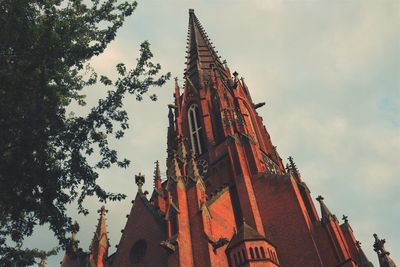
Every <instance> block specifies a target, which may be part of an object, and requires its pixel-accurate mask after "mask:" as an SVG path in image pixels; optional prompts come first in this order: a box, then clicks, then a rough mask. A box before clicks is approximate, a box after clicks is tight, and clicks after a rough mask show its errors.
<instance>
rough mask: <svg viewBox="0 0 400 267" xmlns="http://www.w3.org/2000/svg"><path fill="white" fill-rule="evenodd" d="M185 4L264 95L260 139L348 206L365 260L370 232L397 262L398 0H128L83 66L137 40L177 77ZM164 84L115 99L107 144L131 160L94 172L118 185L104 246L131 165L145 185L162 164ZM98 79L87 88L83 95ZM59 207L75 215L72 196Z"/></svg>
mask: <svg viewBox="0 0 400 267" xmlns="http://www.w3.org/2000/svg"><path fill="white" fill-rule="evenodd" d="M189 8H194V9H195V13H196V15H197V17H198V18H199V20H200V21H201V23H202V24H203V26H204V27H205V30H206V32H207V33H208V34H209V36H210V38H211V40H212V41H213V42H214V45H215V46H216V49H217V50H218V51H219V55H220V56H222V58H223V59H226V60H227V62H228V65H229V67H230V69H231V71H234V70H236V71H237V72H238V73H239V76H243V77H244V78H245V80H246V83H247V84H248V86H249V89H250V92H251V94H252V96H253V100H254V101H255V102H262V101H265V102H266V103H267V105H266V106H265V107H263V108H262V109H259V112H260V115H261V116H262V117H263V118H264V123H265V124H266V127H267V130H268V131H269V133H270V134H271V137H272V141H273V143H274V145H276V146H277V148H278V151H279V153H280V155H281V157H282V158H284V159H286V158H287V157H288V156H290V155H291V156H293V157H294V158H295V161H296V163H297V165H298V167H299V169H300V172H301V174H302V177H303V180H304V181H305V182H306V183H307V184H308V186H309V188H310V190H311V193H312V195H313V197H314V198H315V197H316V196H317V195H319V194H321V195H323V196H324V197H325V203H326V204H327V205H328V207H329V208H330V210H331V211H332V212H333V213H335V214H336V216H337V217H338V218H341V217H342V215H343V214H346V215H348V216H349V221H350V224H351V226H352V228H353V230H354V232H355V235H356V237H357V239H358V240H360V241H361V242H362V246H363V249H364V251H365V252H366V254H367V255H368V256H369V259H370V260H371V261H372V262H373V263H374V264H375V266H378V263H377V257H376V254H375V253H374V252H373V250H372V244H373V237H372V234H373V233H375V232H376V233H377V234H378V235H379V236H380V237H381V238H386V240H387V243H386V245H387V246H386V247H387V249H388V251H390V252H392V253H391V256H392V258H393V259H394V260H395V262H396V263H397V264H400V230H399V221H400V198H399V194H400V182H399V179H400V175H399V173H400V160H399V155H400V1H398V0H392V1H390V0H382V1H375V0H371V1H368V0H360V1H355V0H354V1H353V0H352V1H343V0H342V1H311V0H310V1H305V0H304V1H273V0H271V1H262V0H243V1H234V0H229V1H228V0H226V1H222V0H221V1H217V0H208V1H205V0H203V1H183V0H181V1H177V0H169V1H162V0H159V1H156V0H147V1H139V6H138V8H137V10H136V11H135V13H134V14H133V16H132V17H130V18H129V19H128V20H127V21H126V24H125V25H124V27H123V28H122V29H121V30H120V31H119V34H118V35H117V39H116V40H115V41H114V42H113V43H112V44H111V45H110V46H109V48H108V49H107V50H106V52H105V53H104V54H103V55H101V56H100V57H98V58H96V59H94V60H93V61H92V64H93V66H94V67H95V68H96V69H97V71H98V72H101V73H104V74H108V75H110V76H114V77H115V71H114V69H115V67H114V66H115V65H116V64H117V63H119V62H125V63H126V64H127V65H133V64H134V63H135V59H136V57H137V55H138V47H139V45H140V43H141V42H142V41H144V40H148V41H149V42H150V43H151V47H152V51H153V53H154V55H155V61H158V62H160V63H161V65H162V67H163V70H165V71H170V72H171V73H172V75H173V77H175V76H177V77H178V79H179V82H180V83H181V84H182V76H183V69H184V62H185V58H184V57H185V51H186V49H185V46H186V33H187V25H188V9H189ZM173 89H174V87H173V82H172V81H171V82H169V83H168V84H167V85H166V86H164V87H163V88H161V89H155V90H154V91H153V92H155V93H157V94H158V96H159V101H158V102H155V103H154V102H151V101H149V100H145V101H143V102H136V101H135V100H134V98H133V97H131V98H127V99H126V101H125V103H126V107H127V109H128V111H129V114H130V115H131V121H130V124H131V128H130V130H129V132H128V133H127V135H126V137H125V138H124V139H122V140H121V141H118V142H115V143H113V145H114V147H115V148H116V149H117V150H118V151H119V153H120V155H121V156H125V157H128V158H129V159H131V160H132V165H131V167H130V168H129V169H127V170H119V169H111V170H108V171H104V172H101V178H100V183H101V184H102V185H103V186H104V187H105V188H106V189H108V190H110V191H118V192H123V193H125V194H127V195H128V198H127V199H126V201H123V202H121V203H116V204H107V208H108V209H109V213H108V215H107V216H108V229H109V232H110V235H109V236H110V239H111V240H110V241H111V245H112V248H111V249H110V250H109V252H110V254H111V253H112V252H114V251H115V245H116V244H118V242H119V239H120V235H121V232H120V230H121V229H122V228H124V226H125V222H126V218H125V215H126V214H127V213H128V212H129V211H130V208H131V203H130V201H131V200H132V199H133V198H134V196H135V194H136V191H137V187H136V185H135V184H134V174H136V173H138V172H142V173H145V174H146V180H147V181H146V188H147V189H148V190H149V191H150V190H151V185H152V173H153V166H154V164H153V162H154V161H155V160H160V161H161V162H162V163H163V164H162V166H163V170H162V171H163V172H164V173H165V167H164V166H165V157H166V130H167V104H169V103H171V102H172V93H173ZM104 90H105V89H104V88H102V87H100V86H99V87H96V88H91V89H89V90H88V91H87V95H88V100H89V104H94V103H95V101H96V100H97V99H98V98H99V97H101V96H102V95H104ZM78 112H79V111H78ZM87 205H88V207H89V208H90V210H91V214H90V215H89V216H87V217H82V216H78V217H77V218H78V221H79V223H80V225H81V231H80V232H79V233H78V238H79V239H80V241H81V242H80V245H81V247H82V248H84V249H88V247H89V244H90V241H91V239H92V237H93V231H94V230H95V227H96V224H97V218H98V214H97V212H96V211H97V209H99V207H100V206H101V204H100V203H98V202H97V201H96V200H95V199H91V200H89V201H87ZM317 208H318V210H319V207H317ZM69 213H70V214H71V215H72V216H76V209H75V207H71V208H70V210H69ZM267 234H268V233H267ZM51 236H52V233H51V232H50V231H49V230H47V229H40V230H39V231H37V232H36V234H35V236H34V237H33V238H32V239H30V240H29V242H28V244H29V245H34V246H39V247H40V248H43V249H48V248H50V247H51V246H54V245H56V241H55V240H54V239H53V238H51ZM62 256H63V253H60V255H59V256H58V257H52V258H50V259H49V261H48V266H57V265H58V264H59V262H60V261H61V259H62Z"/></svg>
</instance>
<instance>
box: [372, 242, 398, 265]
mask: <svg viewBox="0 0 400 267" xmlns="http://www.w3.org/2000/svg"><path fill="white" fill-rule="evenodd" d="M374 238H375V243H374V250H375V252H376V253H377V254H378V259H379V265H380V267H396V264H395V263H394V261H393V260H392V259H391V258H390V256H389V255H390V253H389V251H387V250H386V249H385V246H384V245H385V243H386V240H385V239H379V237H378V235H377V234H374Z"/></svg>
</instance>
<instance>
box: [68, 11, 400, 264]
mask: <svg viewBox="0 0 400 267" xmlns="http://www.w3.org/2000/svg"><path fill="white" fill-rule="evenodd" d="M184 75H185V83H184V84H183V88H182V90H181V88H180V87H179V85H178V82H177V81H176V82H175V93H174V104H173V105H169V113H168V118H169V127H168V138H167V143H168V144H167V146H168V149H167V153H168V155H167V177H166V180H165V179H164V180H163V179H161V175H160V166H159V164H158V162H157V163H156V166H155V171H154V181H153V182H154V189H153V192H152V193H151V194H148V193H147V192H146V191H143V189H142V186H143V184H144V182H145V178H144V176H143V175H140V174H139V175H137V176H136V177H135V180H136V183H137V185H138V192H137V195H136V198H135V200H134V202H133V205H132V209H131V212H130V214H129V216H128V219H127V223H126V226H125V229H124V230H123V231H122V236H121V240H120V241H119V244H118V247H117V250H116V252H115V253H114V254H112V255H108V254H107V251H108V247H109V243H108V239H107V230H106V222H105V217H106V210H105V208H104V207H103V208H102V209H101V211H100V219H99V223H98V227H97V230H96V233H95V236H94V238H93V241H92V244H91V248H90V251H89V252H88V253H84V252H83V251H82V250H80V249H79V248H78V246H77V242H76V239H75V234H76V231H75V232H74V233H73V238H72V239H71V240H72V242H71V246H70V247H69V248H68V250H67V252H66V254H65V257H64V259H63V262H62V264H61V266H62V267H72V266H98V267H102V266H104V267H106V266H110V267H111V266H112V267H121V266H122V267H125V266H126V267H129V266H132V267H134V266H149V267H164V266H165V267H167V266H168V267H207V266H212V267H225V266H230V267H238V266H246V267H256V266H257V267H278V266H281V267H320V266H321V267H322V266H324V267H339V266H342V267H356V266H358V267H370V266H373V265H372V263H371V262H370V261H369V260H368V259H367V257H366V255H365V254H364V252H363V250H362V249H361V246H360V243H359V242H358V241H357V240H356V238H355V236H354V234H353V230H352V228H351V226H350V224H349V222H348V220H347V218H346V217H345V216H344V217H343V222H342V223H340V222H339V220H338V219H337V218H336V216H335V215H333V214H332V213H331V212H330V210H329V209H328V207H327V206H326V204H325V202H324V198H323V197H321V196H319V197H318V198H317V202H318V204H319V206H320V210H321V218H320V217H319V215H318V213H317V210H316V207H315V205H314V202H313V199H312V198H311V195H310V191H309V189H308V187H307V185H306V183H305V182H304V181H303V179H302V177H301V175H300V173H299V171H298V169H297V167H296V165H295V163H294V162H293V159H292V158H289V159H288V163H287V164H286V165H284V163H283V160H282V159H281V157H280V156H279V154H278V152H277V150H276V147H275V146H274V145H273V143H272V141H271V137H270V135H269V134H268V131H267V130H266V128H265V126H264V124H263V119H262V118H261V117H260V116H259V115H258V113H257V109H258V108H260V107H262V106H263V105H264V103H254V102H253V100H252V98H251V95H250V91H249V88H248V87H247V86H246V84H245V82H244V80H243V79H239V77H238V74H237V73H236V72H233V73H231V71H230V69H229V68H228V66H227V65H226V63H225V62H222V61H221V60H220V59H219V57H218V55H217V53H216V51H215V50H214V47H213V46H212V43H211V42H210V40H209V38H208V37H207V34H206V33H205V31H204V29H203V27H202V26H201V24H200V22H199V20H198V19H197V17H196V15H195V14H194V11H193V10H189V31H188V50H187V64H186V69H185V73H184ZM384 242H385V240H384V239H382V240H381V239H379V238H378V237H377V236H375V245H374V248H375V251H376V252H377V254H378V258H379V261H380V265H381V266H388V267H393V266H395V264H394V262H393V261H392V260H391V259H390V256H389V252H387V251H386V250H385V248H384Z"/></svg>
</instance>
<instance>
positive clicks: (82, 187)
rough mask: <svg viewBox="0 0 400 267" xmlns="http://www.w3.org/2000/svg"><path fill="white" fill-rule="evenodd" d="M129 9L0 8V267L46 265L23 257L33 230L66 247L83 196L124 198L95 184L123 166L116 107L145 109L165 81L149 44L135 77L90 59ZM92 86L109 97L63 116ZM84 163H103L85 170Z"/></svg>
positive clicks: (123, 118)
mask: <svg viewBox="0 0 400 267" xmlns="http://www.w3.org/2000/svg"><path fill="white" fill-rule="evenodd" d="M135 7H136V2H123V3H121V2H119V1H117V0H103V1H101V0H90V1H89V0H86V1H83V0H69V1H67V0H65V1H63V0H0V191H1V192H0V265H2V266H27V265H30V264H33V263H34V262H35V258H37V257H39V258H40V257H43V256H46V255H45V254H46V253H45V252H41V251H37V250H27V249H22V248H21V247H22V244H23V240H24V238H25V237H27V236H30V235H31V234H32V232H33V229H34V227H35V226H36V225H43V224H45V223H48V224H49V226H50V229H51V230H52V231H53V232H54V235H55V236H56V237H57V238H58V240H59V241H60V244H61V245H63V246H65V245H66V244H67V243H68V242H67V238H66V233H67V231H68V229H69V227H71V218H69V217H68V216H67V215H66V214H65V211H66V205H68V204H70V203H72V202H74V201H76V202H77V203H78V207H79V212H81V213H83V214H87V213H88V211H87V210H86V209H85V208H84V206H83V201H84V199H85V198H86V197H87V196H97V197H98V198H99V199H100V201H107V200H110V201H115V200H121V199H122V198H124V195H122V194H118V193H110V192H107V191H105V190H104V189H102V188H101V187H100V186H99V185H97V183H96V179H97V178H98V173H97V170H98V169H104V168H109V167H110V166H112V165H117V166H119V167H121V168H126V167H127V166H128V165H129V160H127V159H119V157H118V156H117V152H116V151H115V150H113V149H112V148H110V147H109V140H110V138H117V139H119V138H121V137H123V135H124V131H125V130H126V129H128V127H129V125H128V116H127V112H126V111H125V110H124V108H123V105H122V100H123V98H124V97H125V96H126V95H127V94H131V95H134V96H135V97H136V99H137V100H141V99H142V97H143V95H144V94H147V92H148V89H149V88H150V87H152V86H162V85H163V84H164V83H165V81H166V80H168V79H169V77H170V75H169V73H168V74H166V75H160V74H159V71H160V65H159V64H154V63H152V62H151V58H152V57H153V55H152V53H151V52H150V49H149V43H148V42H143V43H142V44H141V47H140V56H139V58H138V60H137V62H136V66H135V67H134V68H133V69H132V70H127V69H126V67H125V65H124V64H118V65H117V71H118V74H119V78H117V80H115V81H112V80H110V79H109V78H107V77H105V76H101V75H98V74H97V73H96V72H95V71H94V70H93V69H91V68H90V67H89V65H88V60H90V59H91V58H92V57H94V56H97V55H100V54H101V53H102V52H103V51H104V49H105V48H106V47H107V45H108V44H109V43H110V42H111V41H112V40H113V39H114V38H115V37H116V32H117V30H118V29H119V28H120V27H121V26H122V25H123V22H124V20H125V18H126V17H128V16H130V15H131V14H132V12H133V11H134V9H135ZM98 81H99V82H100V83H102V84H104V85H105V86H107V87H108V88H110V89H109V91H108V94H107V96H106V97H105V98H104V99H101V100H99V102H98V104H97V105H96V106H95V107H93V108H92V109H91V110H90V112H89V113H88V115H87V116H77V115H74V114H67V111H66V109H67V108H68V106H69V105H70V104H71V103H74V102H77V103H78V104H79V105H85V101H84V95H83V94H82V92H83V89H85V88H87V87H88V86H92V85H94V84H96V83H97V82H98ZM150 98H151V99H152V100H156V97H155V96H154V95H152V96H150ZM90 155H97V156H100V157H97V158H100V160H99V161H98V162H96V163H95V164H90V163H89V160H88V159H89V158H91V157H90ZM10 244H14V245H10ZM49 253H50V254H52V253H53V252H49Z"/></svg>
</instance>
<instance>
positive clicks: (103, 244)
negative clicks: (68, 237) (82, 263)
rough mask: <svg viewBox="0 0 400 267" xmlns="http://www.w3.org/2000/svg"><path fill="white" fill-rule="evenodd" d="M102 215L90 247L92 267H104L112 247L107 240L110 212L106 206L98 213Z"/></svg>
mask: <svg viewBox="0 0 400 267" xmlns="http://www.w3.org/2000/svg"><path fill="white" fill-rule="evenodd" d="M98 212H99V213H100V218H99V222H98V224H97V228H96V231H95V232H94V237H93V239H92V244H91V245H90V256H89V258H90V262H91V264H92V266H96V267H103V266H104V259H105V258H106V257H107V252H108V247H109V246H110V244H109V242H108V238H107V225H106V213H107V212H108V210H106V208H105V207H104V206H102V207H101V209H100V210H99V211H98Z"/></svg>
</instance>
